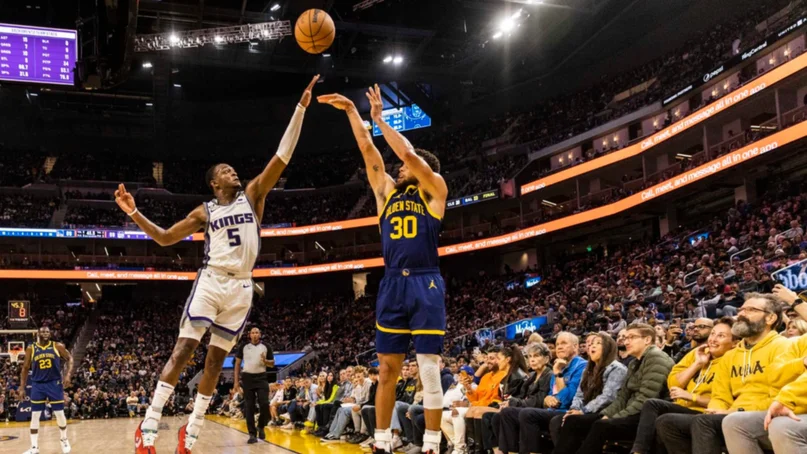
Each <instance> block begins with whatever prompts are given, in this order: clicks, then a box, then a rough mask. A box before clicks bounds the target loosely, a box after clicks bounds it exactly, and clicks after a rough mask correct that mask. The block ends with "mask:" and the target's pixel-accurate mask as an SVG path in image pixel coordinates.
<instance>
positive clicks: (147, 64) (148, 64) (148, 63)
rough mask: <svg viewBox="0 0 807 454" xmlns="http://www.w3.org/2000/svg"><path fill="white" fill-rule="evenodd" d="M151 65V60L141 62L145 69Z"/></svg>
mask: <svg viewBox="0 0 807 454" xmlns="http://www.w3.org/2000/svg"><path fill="white" fill-rule="evenodd" d="M152 66H154V65H152V64H151V62H149V61H147V62H143V67H144V68H146V69H148V68H151V67H152Z"/></svg>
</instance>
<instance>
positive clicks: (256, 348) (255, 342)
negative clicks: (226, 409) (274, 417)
mask: <svg viewBox="0 0 807 454" xmlns="http://www.w3.org/2000/svg"><path fill="white" fill-rule="evenodd" d="M235 357H236V359H237V361H236V362H235V371H234V377H233V386H234V387H235V392H237V393H239V394H242V395H243V396H244V419H246V420H247V430H248V431H249V441H247V443H250V444H252V443H257V442H258V438H260V439H261V440H264V439H266V433H265V432H264V427H266V424H267V423H268V422H269V377H268V374H267V372H266V368H267V367H275V357H274V355H273V354H272V349H271V348H269V346H267V345H266V344H265V343H263V342H261V330H260V329H258V328H257V327H255V328H252V329H251V330H249V343H248V344H245V345H244V346H243V347H241V348H239V349H238V350H237V351H236V353H235ZM241 360H244V373H243V374H242V373H241ZM239 377H240V378H241V380H240V382H239ZM241 383H242V384H241ZM242 388H243V391H242ZM256 398H257V400H258V408H259V409H260V413H261V415H260V417H259V418H258V428H257V429H256V428H255V400H256ZM256 435H257V437H258V438H256Z"/></svg>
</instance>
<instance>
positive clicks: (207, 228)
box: [202, 202, 210, 268]
mask: <svg viewBox="0 0 807 454" xmlns="http://www.w3.org/2000/svg"><path fill="white" fill-rule="evenodd" d="M204 206H205V211H206V212H207V222H206V223H205V258H204V259H202V268H204V267H205V266H207V262H208V261H209V260H210V257H209V254H210V233H209V232H210V208H209V207H208V206H207V202H205V203H204Z"/></svg>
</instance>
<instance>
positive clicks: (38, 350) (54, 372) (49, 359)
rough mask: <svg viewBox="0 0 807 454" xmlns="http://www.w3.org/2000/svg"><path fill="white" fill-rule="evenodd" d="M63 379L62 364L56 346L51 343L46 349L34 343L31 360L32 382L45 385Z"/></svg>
mask: <svg viewBox="0 0 807 454" xmlns="http://www.w3.org/2000/svg"><path fill="white" fill-rule="evenodd" d="M61 379H62V363H61V358H60V357H59V352H58V351H57V350H56V344H54V343H53V341H49V342H48V344H47V345H45V346H44V347H43V346H41V345H39V344H37V343H36V342H34V352H33V357H32V358H31V381H32V382H36V383H43V382H49V381H57V380H61Z"/></svg>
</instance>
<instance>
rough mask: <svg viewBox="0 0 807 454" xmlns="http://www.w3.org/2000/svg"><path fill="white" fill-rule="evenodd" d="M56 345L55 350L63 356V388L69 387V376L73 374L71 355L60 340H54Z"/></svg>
mask: <svg viewBox="0 0 807 454" xmlns="http://www.w3.org/2000/svg"><path fill="white" fill-rule="evenodd" d="M54 345H55V346H56V351H57V352H59V356H60V357H62V358H64V360H65V362H66V364H65V366H64V378H63V380H62V384H63V385H64V387H65V388H69V387H70V377H72V376H73V355H71V354H70V352H69V351H68V350H67V348H66V347H65V346H64V344H63V343H61V342H56V343H55V344H54Z"/></svg>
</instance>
